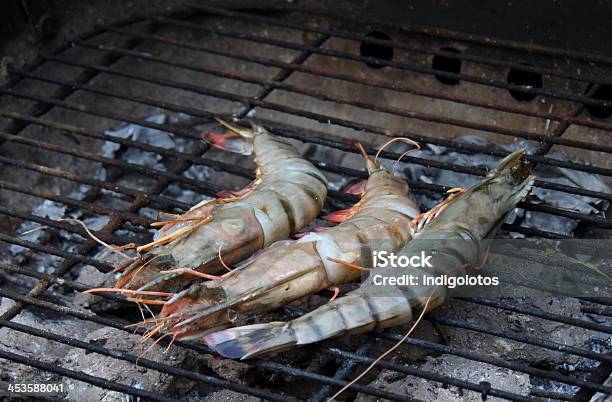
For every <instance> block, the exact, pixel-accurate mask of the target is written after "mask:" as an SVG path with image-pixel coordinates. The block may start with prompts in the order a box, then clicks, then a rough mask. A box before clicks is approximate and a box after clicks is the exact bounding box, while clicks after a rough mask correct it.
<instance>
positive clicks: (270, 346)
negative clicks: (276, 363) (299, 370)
mask: <svg viewBox="0 0 612 402" xmlns="http://www.w3.org/2000/svg"><path fill="white" fill-rule="evenodd" d="M204 341H205V342H206V344H207V345H208V347H209V348H211V349H212V350H214V351H215V352H217V353H219V354H220V355H222V356H225V357H228V358H230V359H241V360H243V359H248V358H252V357H257V356H260V355H267V354H275V353H279V352H282V351H285V350H288V349H291V348H292V347H293V346H294V345H296V344H297V338H296V335H295V332H294V331H293V330H291V328H290V327H289V326H288V325H287V323H286V322H269V323H266V324H255V325H247V326H244V327H238V328H229V329H226V330H223V331H219V332H213V333H211V334H208V335H206V336H205V337H204Z"/></svg>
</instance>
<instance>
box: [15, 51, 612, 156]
mask: <svg viewBox="0 0 612 402" xmlns="http://www.w3.org/2000/svg"><path fill="white" fill-rule="evenodd" d="M74 43H75V44H78V45H80V46H83V47H86V48H90V49H95V50H100V51H106V52H111V53H117V54H121V55H123V56H130V57H135V58H139V59H142V60H149V61H154V62H157V63H161V64H166V65H169V66H173V67H178V68H183V69H189V70H193V71H198V72H204V73H207V74H211V75H214V76H219V77H224V78H229V79H233V80H239V81H243V82H249V83H254V84H258V85H264V86H269V87H271V88H273V89H278V90H283V91H288V92H292V93H297V94H301V95H307V96H311V97H313V98H316V99H319V100H324V101H330V102H335V103H339V104H344V105H349V106H354V107H359V108H363V109H366V110H371V111H375V112H381V113H388V114H391V115H395V116H401V117H407V118H412V119H417V120H422V121H428V122H435V123H441V124H445V125H451V126H456V127H464V128H470V129H474V130H479V131H486V132H491V133H496V134H501V135H504V136H511V137H517V138H523V139H526V140H534V141H546V142H550V143H551V144H553V145H555V144H557V145H565V146H571V147H574V148H579V149H588V150H593V151H598V152H605V153H612V146H606V145H602V144H593V143H588V142H584V141H575V140H567V139H563V138H557V137H553V136H547V135H542V134H537V133H532V132H525V131H520V130H515V129H508V128H503V127H497V126H492V125H487V124H482V123H477V122H470V121H466V120H461V119H455V118H450V117H444V116H440V115H433V114H428V113H422V112H416V111H408V110H405V109H399V108H395V107H384V106H379V105H376V104H373V103H370V102H363V101H359V100H354V99H349V98H345V97H340V96H337V95H330V94H329V93H327V92H325V91H322V90H316V89H311V88H307V87H304V86H299V85H292V84H286V83H279V82H275V81H270V80H264V79H261V78H257V77H255V76H249V75H245V74H239V73H235V72H228V71H225V70H218V69H212V68H206V67H197V66H194V65H192V64H186V63H180V62H176V61H169V60H165V59H162V58H159V57H153V56H151V55H149V54H147V53H142V52H134V51H128V50H125V49H119V48H115V47H110V46H104V45H93V44H90V43H87V42H83V41H78V42H74ZM46 59H48V60H52V61H55V62H58V63H65V64H69V65H74V66H78V67H82V68H87V69H89V68H94V69H95V68H96V67H94V66H90V65H86V64H83V63H76V62H73V61H72V60H67V59H65V58H61V57H57V56H48V57H46ZM98 71H99V72H105V73H109V74H117V75H123V73H121V72H117V71H115V70H109V69H106V68H104V69H100V70H98ZM15 73H16V74H19V75H22V76H24V77H27V78H32V79H36V80H40V81H44V82H49V83H54V84H58V85H70V86H75V87H77V88H78V89H81V90H85V91H91V92H95V93H100V94H104V95H109V96H114V97H120V98H123V99H128V100H134V99H138V102H139V103H145V104H151V105H154V106H158V107H164V108H166V109H168V110H174V111H176V108H175V107H174V105H168V107H165V106H163V104H160V102H156V101H151V100H148V99H146V98H143V97H132V96H129V97H128V96H122V95H121V94H117V93H112V92H110V91H107V90H104V89H99V88H96V87H93V86H90V85H85V84H78V83H73V82H70V81H66V80H62V79H59V78H55V77H49V76H42V75H37V74H33V73H30V72H27V71H16V72H15ZM130 78H136V77H135V76H130ZM141 79H146V80H147V81H156V79H155V78H151V77H142V76H141ZM155 83H157V84H160V85H161V82H155ZM164 85H165V84H164ZM168 85H172V86H176V85H180V83H178V82H176V81H175V82H173V83H172V84H168ZM224 96H227V97H228V99H232V100H233V99H234V98H233V96H232V94H230V93H228V92H224ZM129 98H131V99H129ZM186 109H187V108H186ZM182 111H183V112H187V113H188V114H192V113H190V111H195V113H194V114H193V115H195V116H198V115H202V112H201V111H198V110H197V109H193V108H189V109H187V110H182ZM610 128H611V129H612V127H610ZM387 135H388V134H387ZM410 135H411V136H412V137H413V139H415V140H417V141H422V142H427V143H432V144H434V143H436V142H434V141H440V139H438V138H435V137H429V136H424V135H420V134H415V133H410ZM453 145H456V144H454V143H453V144H452V145H450V146H453ZM483 150H484V151H486V149H483ZM489 152H492V151H490V150H489Z"/></svg>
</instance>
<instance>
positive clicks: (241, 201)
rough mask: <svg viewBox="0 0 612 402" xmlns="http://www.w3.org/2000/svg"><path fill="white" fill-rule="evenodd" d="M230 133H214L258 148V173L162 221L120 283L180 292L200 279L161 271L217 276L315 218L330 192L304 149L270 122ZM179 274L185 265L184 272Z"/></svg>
mask: <svg viewBox="0 0 612 402" xmlns="http://www.w3.org/2000/svg"><path fill="white" fill-rule="evenodd" d="M223 124H224V125H227V126H228V127H230V129H231V130H233V132H232V133H230V134H225V135H222V134H216V133H207V134H205V135H203V136H204V138H205V139H207V140H209V141H211V142H212V143H213V145H215V146H216V147H218V148H222V149H225V150H229V151H231V152H238V153H242V154H249V153H252V154H253V155H254V156H255V158H254V159H255V163H256V166H257V171H256V176H257V177H256V179H255V181H254V182H252V183H251V184H250V185H248V186H247V187H246V188H245V189H243V190H238V191H236V192H224V193H223V194H221V196H222V197H227V196H229V198H218V199H215V200H211V201H204V202H202V203H200V204H198V205H196V206H194V207H193V208H191V209H190V210H189V211H188V212H186V213H185V214H183V215H180V216H172V219H171V220H170V221H167V222H162V223H159V224H158V226H159V225H162V227H161V229H159V230H158V232H157V233H156V235H155V237H154V241H153V242H152V243H150V244H148V245H144V246H141V247H139V249H138V251H139V252H140V251H146V252H147V254H145V255H143V256H141V258H139V259H138V260H137V261H135V262H133V263H132V264H131V265H130V266H128V267H127V268H126V269H124V270H123V273H122V275H121V277H120V278H119V280H118V281H117V283H116V287H117V288H124V289H137V290H145V289H146V290H167V291H173V292H178V291H179V290H180V289H181V288H183V287H184V286H185V285H186V284H188V283H189V282H190V281H191V279H192V277H191V278H190V277H189V276H186V275H179V274H176V273H172V274H160V271H168V270H172V269H179V268H181V269H182V268H187V269H192V270H197V271H200V272H202V273H207V274H213V273H216V272H218V271H220V270H223V269H224V268H223V267H224V263H225V264H230V265H232V264H235V263H238V262H240V261H242V260H244V259H245V258H247V257H249V256H250V255H252V254H253V253H255V252H256V251H257V250H260V249H262V248H264V247H266V246H268V245H270V244H272V243H274V242H276V241H278V240H281V239H285V238H287V237H289V236H291V235H293V234H295V233H297V232H298V231H299V230H300V229H301V228H303V227H304V226H306V225H308V224H310V223H311V222H312V221H314V220H315V218H316V217H317V215H318V214H319V212H320V211H321V208H322V207H323V204H324V202H325V198H326V196H327V180H326V179H325V176H323V174H322V173H321V172H320V171H319V170H318V169H317V168H316V167H315V166H314V165H312V164H311V163H310V162H308V161H307V160H305V159H304V158H302V157H301V155H300V154H299V153H298V151H297V150H296V149H295V148H294V147H293V146H292V145H289V144H287V143H285V142H282V141H280V140H278V139H277V138H275V137H274V136H272V135H271V134H269V133H268V132H267V131H266V130H265V129H264V128H262V127H260V126H254V127H253V129H251V130H248V129H242V128H238V127H234V126H231V125H229V124H227V123H224V122H223ZM221 259H222V261H221ZM177 272H178V271H177Z"/></svg>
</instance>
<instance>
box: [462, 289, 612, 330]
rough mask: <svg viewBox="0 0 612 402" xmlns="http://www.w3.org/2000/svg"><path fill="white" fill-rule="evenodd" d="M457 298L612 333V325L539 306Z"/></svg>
mask: <svg viewBox="0 0 612 402" xmlns="http://www.w3.org/2000/svg"><path fill="white" fill-rule="evenodd" d="M457 300H464V301H466V302H470V303H475V304H479V305H482V306H489V307H493V308H499V309H503V310H507V311H513V312H515V313H520V314H526V315H530V316H532V317H538V318H544V319H546V320H552V321H556V322H562V323H564V324H568V325H572V326H574V327H580V328H585V329H591V330H593V331H598V332H602V333H606V334H612V327H610V326H608V325H605V324H598V323H595V322H590V321H586V320H581V319H578V318H571V317H566V316H563V315H559V314H553V313H549V312H546V311H544V310H540V309H537V308H529V307H523V306H517V305H515V304H509V303H503V302H498V301H496V300H491V299H484V298H481V297H460V298H457Z"/></svg>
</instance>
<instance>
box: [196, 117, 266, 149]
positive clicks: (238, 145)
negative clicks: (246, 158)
mask: <svg viewBox="0 0 612 402" xmlns="http://www.w3.org/2000/svg"><path fill="white" fill-rule="evenodd" d="M217 121H218V122H219V123H220V124H221V125H222V126H224V127H225V128H227V132H226V133H225V134H219V133H215V132H211V131H207V132H204V133H202V139H203V140H204V141H206V142H208V143H209V144H211V145H212V146H213V147H215V148H218V149H221V150H224V151H228V152H233V153H236V154H240V155H252V154H253V137H254V132H255V130H256V129H255V128H254V129H253V130H249V129H245V128H242V127H238V126H235V125H233V124H230V123H228V122H226V121H223V120H221V119H217Z"/></svg>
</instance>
